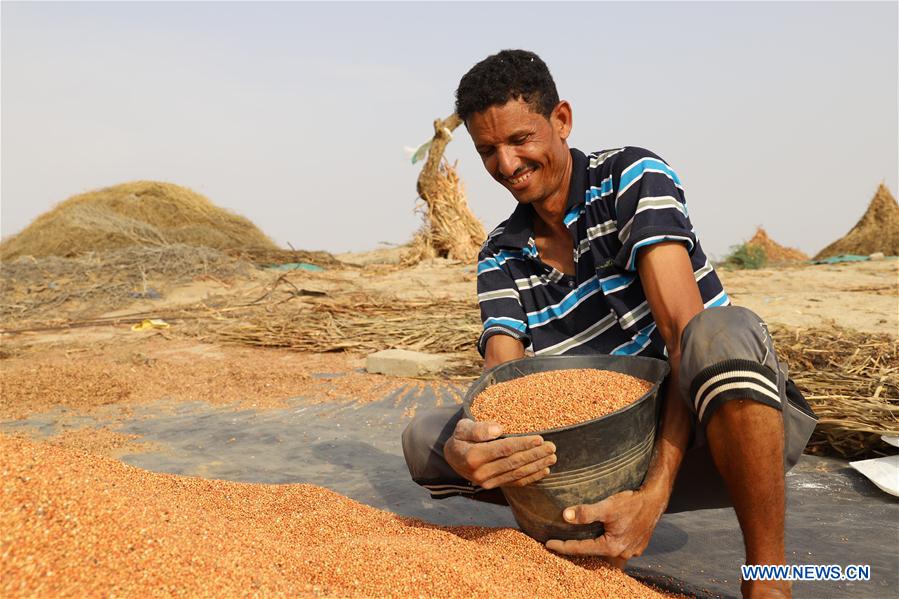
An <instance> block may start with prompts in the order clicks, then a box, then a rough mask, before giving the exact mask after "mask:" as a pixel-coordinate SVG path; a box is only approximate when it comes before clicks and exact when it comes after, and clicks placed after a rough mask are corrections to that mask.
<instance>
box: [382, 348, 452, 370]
mask: <svg viewBox="0 0 899 599" xmlns="http://www.w3.org/2000/svg"><path fill="white" fill-rule="evenodd" d="M445 365H446V358H444V357H443V356H438V355H434V354H425V353H422V352H417V351H408V350H405V349H385V350H381V351H379V352H375V353H373V354H369V356H368V357H367V358H366V359H365V370H367V371H368V372H370V373H372V374H386V375H389V376H410V377H411V376H421V375H424V374H429V373H433V372H440V370H442V369H443V367H444V366H445Z"/></svg>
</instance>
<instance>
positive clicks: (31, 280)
mask: <svg viewBox="0 0 899 599" xmlns="http://www.w3.org/2000/svg"><path fill="white" fill-rule="evenodd" d="M252 270H253V267H252V265H250V264H249V263H247V262H244V261H241V260H237V259H236V258H233V257H231V256H228V255H226V254H224V253H222V252H220V251H218V250H214V249H211V248H204V247H193V246H188V245H181V244H176V245H165V246H159V247H140V246H133V247H128V248H123V249H119V250H112V251H106V252H96V253H88V254H83V255H81V256H79V257H77V258H61V257H58V256H48V257H43V258H34V257H31V256H24V257H20V258H17V259H15V260H12V261H5V262H4V263H3V268H2V271H0V323H2V325H3V326H4V328H10V327H12V326H17V324H21V323H22V322H24V321H29V320H30V321H34V320H59V319H72V318H88V317H96V316H98V315H100V314H103V313H104V312H107V311H109V310H114V309H116V308H120V307H122V306H126V305H128V304H129V303H132V302H134V301H135V300H137V299H142V298H153V297H158V296H159V295H161V294H163V293H164V292H165V291H166V290H168V289H170V288H171V287H173V286H175V285H178V284H179V283H187V282H190V281H192V280H194V279H196V278H197V277H207V278H212V279H217V280H225V281H227V280H230V279H234V278H237V277H246V276H247V275H248V274H249V273H250V272H251V271H252ZM157 294H159V295H157Z"/></svg>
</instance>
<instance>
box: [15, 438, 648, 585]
mask: <svg viewBox="0 0 899 599" xmlns="http://www.w3.org/2000/svg"><path fill="white" fill-rule="evenodd" d="M0 455H2V456H3V478H2V483H0V485H2V486H0V535H2V536H0V596H3V597H21V596H39V597H61V596H79V597H84V596H100V595H103V596H118V597H122V596H131V597H146V596H158V595H165V596H171V595H187V596H197V597H200V596H202V597H225V596H228V597H234V596H245V595H253V596H263V597H265V596H275V595H277V596H285V595H286V596H328V597H387V596H392V597H421V596H427V597H572V598H574V597H590V598H591V599H592V598H596V597H659V596H660V594H659V593H658V592H656V591H655V590H653V589H651V588H649V587H647V586H645V585H643V584H641V583H639V582H637V581H636V580H634V579H632V578H630V577H628V576H627V575H625V574H624V573H623V572H620V571H617V570H612V569H609V568H607V567H605V566H603V565H602V564H601V563H599V562H598V561H596V560H585V559H580V560H577V561H574V560H567V559H563V558H561V557H559V556H556V555H554V554H552V553H550V552H548V551H547V550H546V549H545V548H544V547H543V546H541V545H540V544H538V543H537V542H536V541H533V540H532V539H530V538H528V537H527V536H525V535H524V534H522V533H520V532H518V531H515V530H511V529H490V528H475V527H458V528H441V527H437V526H433V525H430V524H427V523H425V522H422V521H419V520H414V519H410V518H401V517H398V516H395V515H393V514H389V513H386V512H382V511H380V510H376V509H374V508H371V507H368V506H365V505H362V504H359V503H356V502H354V501H352V500H350V499H347V498H346V497H343V496H341V495H338V494H336V493H333V492H331V491H328V490H326V489H322V488H319V487H313V486H309V485H251V484H240V483H231V482H225V481H213V480H204V479H199V478H189V477H181V476H173V475H166V474H154V473H150V472H146V471H143V470H139V469H137V468H132V467H130V466H126V465H124V464H122V463H120V462H117V461H115V460H111V459H107V458H101V457H97V456H90V455H88V454H84V453H81V452H78V451H76V450H68V449H62V448H59V447H53V446H50V445H38V444H34V443H31V442H29V441H25V440H22V439H17V438H11V437H9V436H0Z"/></svg>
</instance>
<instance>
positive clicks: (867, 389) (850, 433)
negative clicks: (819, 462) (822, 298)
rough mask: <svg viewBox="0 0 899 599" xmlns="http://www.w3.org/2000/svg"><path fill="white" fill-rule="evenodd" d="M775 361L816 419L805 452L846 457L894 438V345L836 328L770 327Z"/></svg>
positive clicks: (876, 449) (898, 416)
mask: <svg viewBox="0 0 899 599" xmlns="http://www.w3.org/2000/svg"><path fill="white" fill-rule="evenodd" d="M772 336H773V337H774V341H775V343H776V346H777V351H778V354H779V357H780V358H781V359H782V360H784V361H785V362H786V364H787V365H788V366H789V367H790V370H791V376H792V378H793V380H794V381H795V382H796V384H797V386H799V388H800V389H801V390H802V391H803V393H804V394H805V397H806V399H807V400H808V402H809V404H810V405H811V406H812V409H814V411H815V413H816V414H817V415H818V418H819V420H818V426H817V428H816V429H815V433H814V435H812V438H811V440H810V442H809V446H808V450H809V451H810V452H812V453H819V454H837V455H840V456H843V457H847V458H859V457H866V456H871V455H878V454H879V453H881V452H885V451H888V450H889V449H888V448H887V446H886V444H885V443H883V441H881V440H880V436H881V435H899V340H897V339H895V338H892V337H890V336H888V335H873V334H868V333H860V332H857V331H852V330H849V329H843V328H840V327H835V326H832V327H828V328H814V329H785V328H781V327H778V328H775V329H773V330H772Z"/></svg>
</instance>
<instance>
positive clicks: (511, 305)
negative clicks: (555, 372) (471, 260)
mask: <svg viewBox="0 0 899 599" xmlns="http://www.w3.org/2000/svg"><path fill="white" fill-rule="evenodd" d="M504 264H505V260H504V259H503V257H502V252H498V253H494V252H493V251H491V249H490V248H489V247H488V246H487V245H485V246H484V248H482V249H481V253H480V255H479V256H478V305H479V306H480V308H481V322H482V323H483V325H484V329H483V331H482V332H481V336H480V338H478V351H479V352H480V353H481V356H482V357H483V356H484V354H485V352H486V351H487V340H488V339H489V338H490V337H492V336H493V335H509V336H510V337H514V338H515V339H518V340H520V341H521V342H522V343H523V344H524V346H525V348H527V347H529V346H530V344H531V338H530V335H529V334H528V325H527V315H526V314H525V311H524V308H522V306H521V296H520V294H519V293H518V287H516V285H515V281H514V280H513V279H512V277H511V275H510V274H509V272H508V270H506V269H505V268H504V266H503V265H504Z"/></svg>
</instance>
